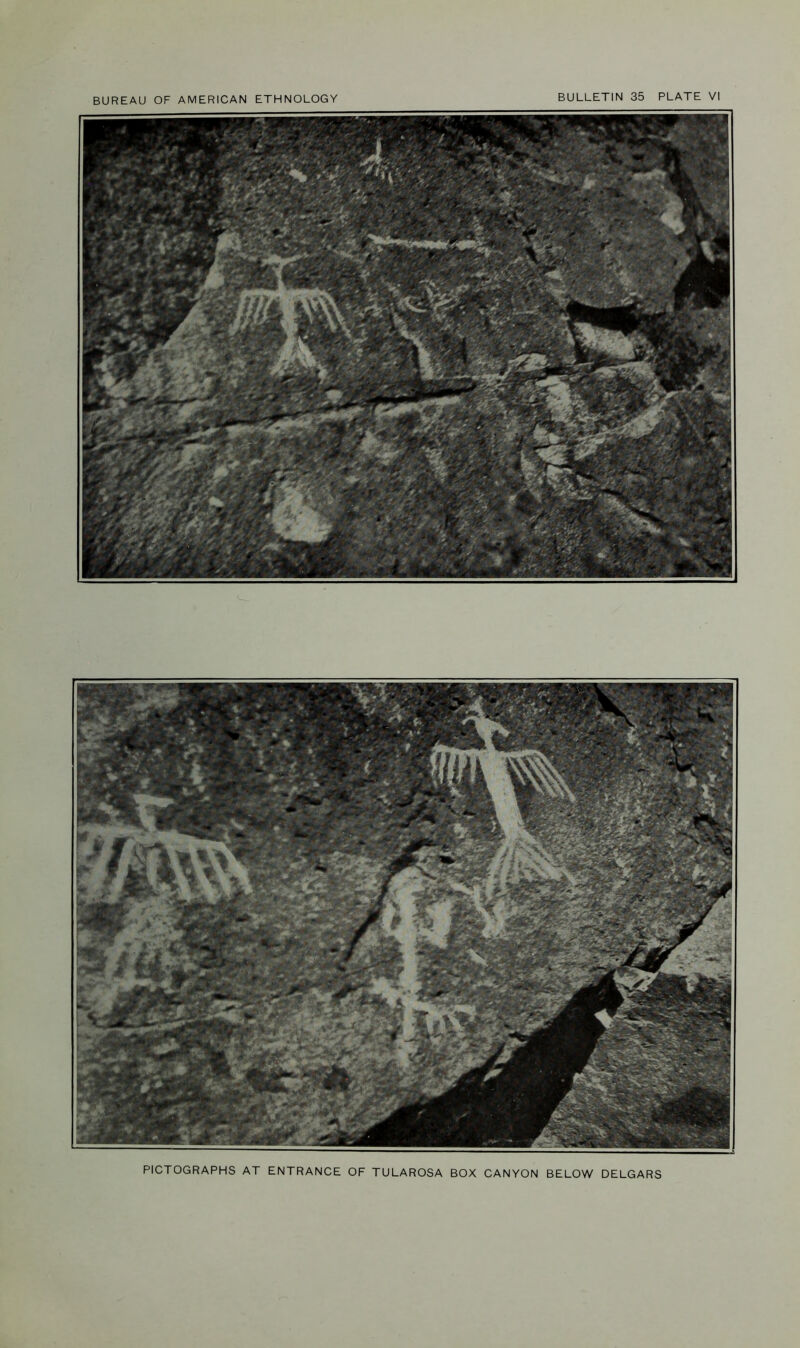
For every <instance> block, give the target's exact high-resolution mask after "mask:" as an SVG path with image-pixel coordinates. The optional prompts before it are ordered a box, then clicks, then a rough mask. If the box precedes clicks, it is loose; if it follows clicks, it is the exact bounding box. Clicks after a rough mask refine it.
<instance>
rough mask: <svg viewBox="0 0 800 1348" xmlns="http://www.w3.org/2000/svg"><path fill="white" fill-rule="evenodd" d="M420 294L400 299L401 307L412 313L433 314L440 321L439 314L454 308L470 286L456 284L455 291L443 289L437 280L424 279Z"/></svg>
mask: <svg viewBox="0 0 800 1348" xmlns="http://www.w3.org/2000/svg"><path fill="white" fill-rule="evenodd" d="M419 290H420V293H419V294H418V295H405V296H403V298H402V299H401V300H400V301H399V308H401V309H405V310H406V312H407V313H411V314H432V315H433V317H434V318H435V319H436V320H437V321H438V320H439V315H440V314H443V313H446V312H447V310H448V309H454V308H455V307H456V305H457V304H458V303H459V302H460V300H461V296H462V295H463V294H465V293H466V291H467V290H469V286H456V288H455V290H454V291H448V290H443V289H442V288H441V286H437V285H436V283H435V281H422V282H421V283H420V287H419Z"/></svg>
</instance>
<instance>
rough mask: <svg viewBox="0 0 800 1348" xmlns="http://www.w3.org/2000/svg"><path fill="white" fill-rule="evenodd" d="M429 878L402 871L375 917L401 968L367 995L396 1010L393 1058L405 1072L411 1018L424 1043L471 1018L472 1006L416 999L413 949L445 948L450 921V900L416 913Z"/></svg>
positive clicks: (412, 1044)
mask: <svg viewBox="0 0 800 1348" xmlns="http://www.w3.org/2000/svg"><path fill="white" fill-rule="evenodd" d="M429 883H430V880H429V877H428V876H427V875H426V873H425V871H424V870H423V868H422V867H421V866H419V865H413V866H406V868H405V869H404V870H402V871H400V872H399V873H398V874H397V875H395V876H394V877H393V879H392V881H391V883H390V885H389V888H388V890H387V893H386V897H385V900H384V906H383V912H382V914H381V925H382V927H383V930H384V931H385V933H386V935H387V936H390V937H391V938H392V940H393V941H396V942H397V944H398V945H399V947H400V951H401V957H402V963H401V968H400V974H399V977H398V980H397V983H396V984H393V983H390V982H389V980H388V979H387V978H378V979H376V980H375V981H374V983H373V985H372V991H373V992H374V993H375V995H376V996H378V997H382V998H383V1000H384V1001H385V1002H386V1003H387V1004H388V1005H389V1006H390V1007H392V1009H394V1008H395V1007H399V1008H400V1010H401V1024H400V1033H399V1035H398V1038H397V1056H398V1059H399V1062H400V1065H401V1066H402V1067H404V1068H405V1067H408V1066H409V1064H410V1062H411V1058H412V1057H413V1055H414V1053H415V1051H416V1041H417V1017H418V1016H422V1017H423V1018H424V1024H425V1029H426V1031H427V1034H428V1037H429V1038H434V1037H435V1036H436V1035H439V1034H442V1033H444V1031H445V1030H446V1029H447V1027H448V1026H450V1027H451V1028H452V1029H453V1030H455V1031H456V1033H457V1034H463V1033H464V1027H463V1025H462V1024H461V1021H460V1020H459V1016H464V1017H467V1018H471V1017H473V1016H474V1015H475V1014H476V1012H475V1008H474V1007H472V1006H467V1005H462V1004H458V1005H456V1006H439V1005H437V1004H436V1003H435V1002H425V1001H423V1000H422V999H421V983H420V974H419V946H420V943H421V942H423V941H424V942H427V943H428V944H429V945H432V946H436V947H438V948H439V949H440V950H443V949H444V948H445V947H446V946H447V942H448V936H449V932H450V925H451V921H452V901H451V900H449V899H441V900H437V901H436V902H434V903H431V904H430V906H429V907H428V909H427V911H426V913H425V914H424V918H421V917H420V914H419V912H418V905H419V903H420V902H421V901H422V900H423V899H424V898H425V894H426V890H427V887H428V884H429Z"/></svg>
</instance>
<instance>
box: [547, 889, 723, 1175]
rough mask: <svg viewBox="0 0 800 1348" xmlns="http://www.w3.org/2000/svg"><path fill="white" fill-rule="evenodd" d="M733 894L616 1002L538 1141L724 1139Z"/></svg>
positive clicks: (700, 1146)
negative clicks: (640, 987) (650, 977)
mask: <svg viewBox="0 0 800 1348" xmlns="http://www.w3.org/2000/svg"><path fill="white" fill-rule="evenodd" d="M731 949H732V930H731V900H730V895H727V896H726V897H725V898H722V899H719V900H718V902H717V904H716V905H715V907H714V908H713V909H712V910H711V913H710V914H709V916H708V917H707V918H705V920H704V922H703V924H702V926H700V927H699V928H698V929H697V931H695V932H694V934H693V935H692V936H690V937H689V938H688V940H686V941H685V942H684V943H683V944H682V945H679V946H677V947H676V949H675V950H674V951H673V952H672V954H671V955H670V956H669V958H668V959H667V960H666V962H665V963H664V965H663V966H662V969H661V971H660V972H659V973H658V974H657V975H656V977H655V979H654V981H653V982H652V983H650V984H649V986H647V987H646V990H644V991H642V992H639V993H637V991H636V989H635V987H634V989H633V990H632V991H631V995H630V997H629V999H627V1000H625V1001H624V1002H623V1005H622V1007H621V1008H620V1010H619V1012H618V1013H617V1015H616V1017H615V1019H614V1021H613V1023H612V1024H611V1026H610V1028H609V1030H608V1032H607V1033H606V1035H605V1036H604V1037H603V1039H602V1041H601V1042H600V1043H599V1045H598V1047H597V1050H596V1052H595V1053H594V1055H593V1056H592V1058H591V1060H590V1062H589V1065H588V1066H587V1068H586V1070H585V1071H584V1072H583V1073H582V1074H581V1075H580V1076H578V1077H576V1078H575V1081H574V1082H573V1086H572V1090H571V1092H570V1094H569V1095H568V1096H567V1097H566V1099H565V1100H563V1102H562V1103H561V1104H560V1105H559V1107H558V1109H557V1110H556V1111H555V1113H554V1114H553V1116H552V1117H551V1119H550V1121H549V1124H548V1126H547V1127H546V1128H545V1129H544V1131H543V1132H542V1133H540V1135H539V1137H538V1138H537V1140H536V1143H535V1144H534V1145H535V1146H537V1147H543V1148H552V1147H584V1148H585V1147H648V1148H657V1149H662V1148H665V1147H668V1148H678V1147H679V1148H683V1149H686V1150H690V1151H695V1150H719V1149H724V1148H727V1147H728V1146H729V1145H730V1141H731V1099H730V1064H731V1045H730V1028H731Z"/></svg>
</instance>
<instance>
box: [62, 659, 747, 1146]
mask: <svg viewBox="0 0 800 1348" xmlns="http://www.w3.org/2000/svg"><path fill="white" fill-rule="evenodd" d="M478 698H479V699H481V707H482V710H483V711H484V712H485V715H486V717H488V718H491V719H492V721H494V722H496V723H497V724H498V725H499V726H501V727H502V728H503V729H504V730H506V731H507V732H508V734H507V736H506V737H503V738H502V740H501V742H500V743H499V745H498V747H499V748H500V749H501V751H507V752H508V753H509V754H510V755H512V756H513V754H514V753H517V754H522V753H523V752H524V753H527V754H528V755H530V754H531V751H534V750H535V751H538V753H539V754H540V755H545V756H546V761H547V763H548V764H549V765H550V771H551V772H552V774H555V775H551V776H549V777H547V778H546V780H547V781H548V782H549V783H550V784H551V785H552V783H553V782H556V781H557V780H559V779H560V781H562V782H563V783H564V785H565V790H559V791H555V790H552V791H548V790H547V789H541V790H539V791H537V790H534V789H533V785H532V783H531V779H530V778H528V779H527V780H523V775H522V773H520V774H519V775H518V776H517V778H516V779H515V781H514V783H513V785H512V789H513V793H514V795H515V798H516V802H517V806H518V809H519V811H520V814H521V818H522V821H523V825H524V830H525V831H526V834H527V836H528V838H529V839H531V846H532V845H533V840H535V843H536V846H537V847H538V849H539V851H538V854H537V855H538V857H539V858H540V862H539V866H538V873H537V871H536V868H535V867H534V868H529V869H528V870H527V872H526V871H525V869H524V868H522V870H521V871H515V870H513V869H512V870H510V871H509V872H508V874H507V884H506V886H505V890H503V887H502V886H501V887H500V889H499V890H497V889H496V890H495V892H494V893H493V894H490V893H489V891H488V888H487V876H488V874H489V871H490V867H491V865H492V862H493V859H495V858H496V857H497V855H498V849H499V848H502V845H503V844H504V829H501V828H500V827H498V821H499V819H500V817H501V813H499V812H498V803H497V799H495V796H494V795H493V796H490V794H489V790H488V789H487V783H486V781H485V780H484V778H483V776H482V769H479V770H478V772H477V774H476V776H475V780H474V781H473V780H471V777H470V771H469V768H468V767H465V770H464V771H463V773H461V774H459V773H458V772H456V771H455V770H453V767H452V765H453V763H454V762H455V757H454V755H455V751H458V752H459V753H461V754H462V756H463V759H462V761H463V763H465V764H467V763H468V751H469V750H474V749H476V748H477V746H478V738H477V736H476V726H475V724H473V723H470V722H466V721H465V715H466V713H467V710H468V708H469V707H470V706H474V704H475V701H476V699H478ZM731 712H732V706H731V688H730V686H729V685H718V684H680V685H677V684H626V685H622V684H611V685H605V686H603V687H600V686H599V685H598V686H595V685H592V684H480V685H478V684H440V683H434V684H410V683H405V684H200V683H196V684H191V683H190V684H114V683H110V684H82V685H79V690H78V707H77V745H76V762H77V766H76V771H77V823H78V836H77V866H78V869H77V894H76V1053H77V1094H76V1140H77V1142H78V1143H79V1144H98V1143H101V1144H138V1145H154V1144H159V1145H194V1146H202V1145H219V1146H223V1145H224V1146H228V1145H248V1146H273V1145H276V1146H280V1145H287V1146H288V1145H296V1146H300V1145H311V1146H315V1145H320V1146H336V1145H354V1144H358V1143H361V1144H363V1145H374V1146H391V1145H399V1146H403V1145H405V1146H457V1145H458V1146H462V1145H474V1146H531V1145H533V1144H534V1141H535V1139H536V1138H537V1137H539V1136H541V1137H544V1138H546V1139H547V1138H550V1139H551V1141H550V1144H551V1145H564V1146H579V1145H580V1146H646V1145H647V1146H655V1145H658V1146H665V1147H673V1146H681V1147H686V1146H695V1145H698V1144H701V1145H704V1146H715V1147H720V1146H724V1145H726V1142H725V1137H726V1132H725V1129H726V1127H727V1115H726V1116H725V1122H724V1124H723V1122H722V1121H721V1119H722V1116H721V1110H722V1105H721V1104H720V1100H721V1098H722V1097H723V1096H725V1093H726V1090H727V1086H726V1081H727V1077H726V1075H725V1073H724V1072H723V1071H722V1068H721V1066H720V1064H721V1062H722V1061H723V1059H724V1055H725V1053H726V1052H727V1049H726V1045H727V1044H728V1043H729V1024H728V1022H727V1020H726V1012H725V1006H726V1005H727V1003H726V1002H725V998H726V996H727V995H729V991H730V959H729V953H728V955H725V951H724V941H723V942H722V943H720V941H717V943H716V947H715V949H716V954H715V955H714V956H713V958H712V957H711V956H709V955H708V953H707V952H706V954H704V955H703V954H702V952H701V955H697V954H695V955H691V948H690V943H689V940H687V937H690V933H692V932H694V933H695V937H694V938H690V939H692V940H694V939H695V938H696V937H697V936H698V935H699V933H701V932H702V931H703V930H704V928H705V924H704V919H706V915H707V914H708V913H709V911H710V910H711V909H712V908H714V905H715V903H717V900H718V899H719V896H720V895H722V894H725V893H727V892H728V890H729V888H730V883H731V851H732V838H731V828H732V817H731V786H732V752H733V750H732V717H731ZM488 723H489V724H491V722H488ZM496 733H498V734H499V732H496ZM437 744H438V745H443V746H446V747H447V749H448V750H449V751H450V754H451V756H450V758H449V759H448V764H449V766H447V767H446V769H445V771H444V772H443V774H442V775H440V776H434V775H432V773H431V753H432V750H433V749H434V746H436V745H437ZM529 761H534V760H532V759H530V758H529ZM537 761H541V760H537ZM540 780H542V779H540ZM498 799H499V796H498ZM493 800H494V805H493ZM187 840H188V841H187ZM126 848H127V851H126V850H125V849H126ZM170 854H172V858H173V860H174V862H175V865H174V866H173V864H172V861H171V860H170ZM542 856H546V857H547V858H548V861H549V863H550V869H549V871H548V869H547V866H545V865H544V863H542V862H541V857H542ZM214 858H216V861H215V860H214ZM501 918H502V920H501ZM707 921H708V919H707ZM682 951H689V952H690V953H689V954H684V956H683V959H684V963H683V964H681V963H680V962H678V963H675V961H676V960H679V957H680V955H681V952H682ZM720 952H722V953H720ZM670 960H672V961H673V963H672V964H671V963H670ZM654 971H660V972H658V974H657V977H656V979H655V980H654V981H653V982H652V984H651V985H650V987H649V988H647V989H646V991H644V992H642V991H634V992H631V993H630V998H629V1000H625V999H626V998H627V997H628V993H629V989H630V985H631V982H632V983H633V985H634V986H635V987H636V988H638V986H639V984H638V980H639V979H640V978H646V976H648V975H649V974H650V973H652V972H654ZM690 984H691V987H690ZM404 997H406V1000H405V1001H404ZM412 997H413V999H414V1004H413V1006H412V1003H411V1000H409V999H410V998H412ZM634 1010H635V1015H634ZM406 1013H408V1014H406ZM607 1025H609V1026H610V1028H608V1029H606V1026H607ZM625 1035H627V1036H628V1037H627V1038H625ZM620 1045H621V1046H620ZM681 1053H683V1057H681V1056H680V1055H681ZM687 1054H688V1055H690V1056H691V1055H692V1054H693V1055H694V1056H693V1059H692V1062H691V1064H690V1066H691V1070H689V1066H687V1061H686V1055H687ZM600 1055H602V1057H601V1056H600ZM595 1064H599V1065H600V1066H598V1068H597V1073H599V1074H600V1078H601V1082H602V1088H601V1089H599V1090H597V1089H595V1091H594V1094H593V1093H592V1091H591V1090H589V1089H588V1087H587V1084H586V1083H591V1082H592V1080H593V1079H594V1077H593V1074H594V1075H595V1076H596V1075H597V1073H595ZM582 1072H583V1076H581V1075H580V1074H581V1073H582ZM576 1074H578V1075H576ZM573 1078H574V1081H575V1084H574V1086H573V1084H572V1083H573ZM580 1083H583V1084H580ZM573 1094H574V1096H575V1100H576V1102H577V1103H576V1105H575V1109H576V1110H578V1108H579V1106H580V1111H579V1113H578V1115H577V1122H575V1121H572V1120H571V1116H568V1115H565V1114H563V1113H562V1112H561V1111H563V1110H565V1109H567V1108H568V1106H569V1105H570V1101H571V1100H572V1095H573ZM712 1115H713V1117H712ZM548 1127H549V1129H550V1130H551V1131H550V1132H549V1133H543V1131H542V1130H544V1129H545V1128H548ZM540 1145H544V1144H543V1143H540Z"/></svg>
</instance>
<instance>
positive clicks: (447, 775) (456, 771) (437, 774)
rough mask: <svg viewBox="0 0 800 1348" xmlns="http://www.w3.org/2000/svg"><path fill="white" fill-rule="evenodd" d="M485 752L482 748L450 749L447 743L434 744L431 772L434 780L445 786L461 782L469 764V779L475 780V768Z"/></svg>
mask: <svg viewBox="0 0 800 1348" xmlns="http://www.w3.org/2000/svg"><path fill="white" fill-rule="evenodd" d="M482 752H483V750H482V749H450V748H449V747H448V746H447V745H446V744H434V746H433V750H432V751H431V773H432V775H433V780H434V781H435V782H436V781H438V782H440V783H441V785H442V786H444V784H445V782H446V783H447V785H448V786H452V785H453V783H455V782H460V781H461V779H462V777H463V776H464V769H465V768H466V766H467V764H469V780H470V782H474V781H475V768H476V766H477V763H478V760H479V758H480V756H481V753H482Z"/></svg>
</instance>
